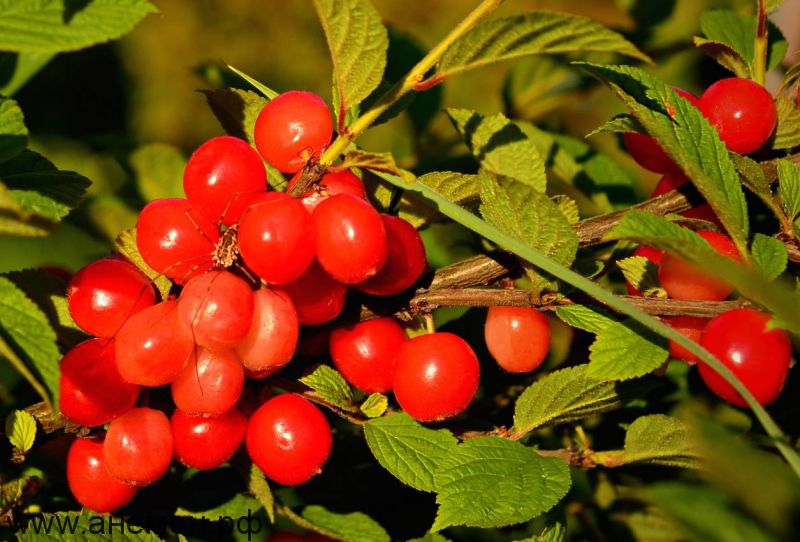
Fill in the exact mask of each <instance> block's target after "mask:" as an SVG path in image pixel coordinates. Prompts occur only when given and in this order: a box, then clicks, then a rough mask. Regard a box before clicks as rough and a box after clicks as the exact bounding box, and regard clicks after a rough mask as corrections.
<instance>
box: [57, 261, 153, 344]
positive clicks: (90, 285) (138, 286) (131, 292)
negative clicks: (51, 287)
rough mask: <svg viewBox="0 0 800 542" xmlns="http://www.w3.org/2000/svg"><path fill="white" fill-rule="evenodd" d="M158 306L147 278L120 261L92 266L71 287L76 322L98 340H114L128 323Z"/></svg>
mask: <svg viewBox="0 0 800 542" xmlns="http://www.w3.org/2000/svg"><path fill="white" fill-rule="evenodd" d="M155 302H156V294H155V291H154V290H153V287H152V286H151V284H150V280H149V279H148V278H147V276H145V274H144V273H142V272H141V271H139V269H137V268H136V266H135V265H133V264H132V263H130V262H129V261H127V260H123V259H120V258H103V259H101V260H97V261H95V262H92V263H90V264H89V265H87V266H86V267H84V268H83V269H81V270H80V271H78V272H77V273H75V276H74V277H72V280H70V281H69V286H68V287H67V303H68V306H69V313H70V315H71V316H72V319H73V320H75V323H76V324H78V326H79V327H80V328H81V329H82V330H84V331H85V332H86V333H89V334H90V335H94V336H96V337H113V336H114V334H115V333H116V332H117V331H119V328H120V327H122V324H124V323H125V320H127V319H128V318H130V317H131V316H133V315H134V314H136V313H137V312H139V311H140V310H142V309H144V308H145V307H149V306H150V305H153V304H154V303H155Z"/></svg>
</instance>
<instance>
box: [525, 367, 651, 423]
mask: <svg viewBox="0 0 800 542" xmlns="http://www.w3.org/2000/svg"><path fill="white" fill-rule="evenodd" d="M588 368H589V366H588V365H577V366H575V367H569V368H567V369H561V370H559V371H555V372H553V373H551V374H549V375H547V376H546V377H544V378H542V379H541V380H539V381H537V382H535V383H534V384H533V385H531V386H529V387H528V388H526V389H525V391H523V392H522V394H521V395H520V396H519V398H518V399H517V403H516V405H515V407H514V427H513V428H512V429H511V431H512V433H518V434H519V433H523V434H524V433H529V432H531V431H533V430H534V429H539V428H541V427H546V426H549V425H555V424H560V423H568V422H572V421H575V420H580V419H583V418H588V417H589V416H594V415H596V414H602V413H603V412H608V411H610V410H614V409H617V408H619V407H620V406H622V404H623V403H624V402H625V401H626V400H628V399H631V398H633V397H636V396H637V395H639V393H638V391H637V390H639V389H640V386H639V384H636V385H631V383H619V382H609V381H604V380H598V379H596V378H593V377H591V376H589V374H588V373H589V371H588Z"/></svg>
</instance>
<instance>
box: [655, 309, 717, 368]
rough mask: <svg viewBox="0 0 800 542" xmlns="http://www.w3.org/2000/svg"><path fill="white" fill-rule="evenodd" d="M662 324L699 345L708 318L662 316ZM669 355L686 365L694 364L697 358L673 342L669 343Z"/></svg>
mask: <svg viewBox="0 0 800 542" xmlns="http://www.w3.org/2000/svg"><path fill="white" fill-rule="evenodd" d="M662 320H664V323H665V324H667V325H668V326H669V327H671V328H672V329H674V330H675V331H679V332H681V333H683V334H684V335H686V336H687V337H689V339H690V340H692V341H693V342H696V343H699V342H700V336H701V335H702V334H703V329H705V327H706V325H707V324H708V318H700V317H697V316H664V317H663V318H662ZM669 355H670V357H673V358H675V359H680V360H683V361H686V362H688V363H692V364H693V363H696V362H697V356H695V355H694V354H692V353H691V352H689V351H688V350H687V349H686V348H684V347H683V346H681V345H679V344H678V343H676V342H675V341H669Z"/></svg>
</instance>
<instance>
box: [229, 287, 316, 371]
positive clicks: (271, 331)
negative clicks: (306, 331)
mask: <svg viewBox="0 0 800 542" xmlns="http://www.w3.org/2000/svg"><path fill="white" fill-rule="evenodd" d="M253 301H254V310H253V321H252V323H251V324H250V330H249V331H248V332H247V335H245V337H244V339H242V341H241V342H240V343H239V344H238V345H237V346H236V353H237V354H238V355H239V357H240V358H241V360H242V364H243V365H244V368H245V369H246V370H248V371H253V372H257V373H263V372H265V371H270V372H272V373H274V372H275V371H277V370H279V369H280V368H281V367H283V366H285V365H286V364H287V363H289V360H290V359H292V356H293V355H294V351H295V348H297V337H298V335H299V334H300V323H299V322H298V321H297V311H296V310H295V308H294V304H292V300H291V299H289V296H288V295H286V294H285V293H283V292H279V291H275V290H272V289H270V288H262V289H260V290H258V291H257V292H256V293H255V295H254V296H253Z"/></svg>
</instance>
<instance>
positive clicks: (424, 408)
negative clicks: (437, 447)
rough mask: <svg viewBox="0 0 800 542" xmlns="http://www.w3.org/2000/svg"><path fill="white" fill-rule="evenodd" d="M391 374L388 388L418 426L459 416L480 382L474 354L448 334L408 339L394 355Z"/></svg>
mask: <svg viewBox="0 0 800 542" xmlns="http://www.w3.org/2000/svg"><path fill="white" fill-rule="evenodd" d="M394 371H395V372H394V382H393V385H392V388H393V390H394V396H395V398H397V402H398V403H400V406H401V407H402V408H403V410H405V411H406V412H407V413H408V415H409V416H411V417H412V418H414V419H415V420H418V421H421V422H430V421H438V420H443V419H445V418H450V417H451V416H455V415H457V414H460V413H462V412H463V411H464V410H465V409H466V408H467V406H468V405H469V403H470V401H472V398H473V397H474V396H475V392H476V391H477V390H478V383H479V381H480V366H479V365H478V358H477V357H476V356H475V352H473V351H472V348H470V346H469V345H468V344H467V343H466V341H464V339H462V338H461V337H459V336H457V335H453V334H452V333H431V334H430V335H420V336H418V337H414V338H413V339H409V340H408V341H407V342H406V343H405V344H404V345H403V347H402V348H401V349H400V351H399V352H398V354H397V359H396V360H395V369H394Z"/></svg>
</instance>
